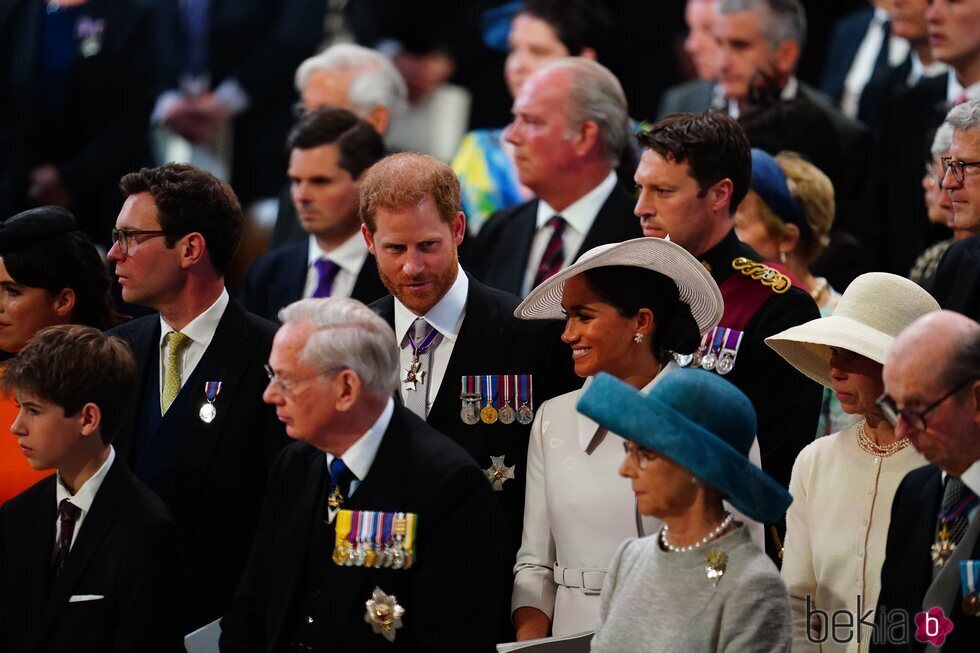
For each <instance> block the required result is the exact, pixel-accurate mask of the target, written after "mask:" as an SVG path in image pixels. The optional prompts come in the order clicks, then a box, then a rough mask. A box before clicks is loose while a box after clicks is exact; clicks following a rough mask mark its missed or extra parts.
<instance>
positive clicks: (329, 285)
mask: <svg viewBox="0 0 980 653" xmlns="http://www.w3.org/2000/svg"><path fill="white" fill-rule="evenodd" d="M313 265H314V267H316V273H317V275H318V276H319V280H318V281H317V284H316V290H314V291H313V296H314V297H329V296H330V293H331V291H332V290H333V281H334V279H336V278H337V273H338V272H340V266H339V265H337V264H336V263H334V262H333V261H331V260H330V259H324V258H321V259H317V261H316V263H314V264H313Z"/></svg>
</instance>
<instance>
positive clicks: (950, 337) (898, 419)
mask: <svg viewBox="0 0 980 653" xmlns="http://www.w3.org/2000/svg"><path fill="white" fill-rule="evenodd" d="M882 376H883V379H884V382H885V394H884V395H882V397H881V398H880V399H879V400H878V406H879V408H880V409H881V412H882V415H883V416H884V418H885V419H886V420H888V421H889V422H890V423H891V424H892V425H894V427H895V434H896V435H897V436H899V437H907V438H909V439H910V440H911V441H912V445H913V446H914V447H915V448H916V450H917V451H918V452H919V453H921V454H922V455H923V456H925V457H926V459H928V460H929V462H931V463H932V464H931V465H929V466H927V467H922V468H919V469H917V470H914V471H912V472H910V473H909V474H908V475H907V476H906V477H905V478H904V479H903V480H902V483H901V485H899V487H898V491H897V492H896V493H895V500H894V503H893V504H892V514H891V523H890V525H889V529H888V544H887V546H886V549H885V563H884V566H883V567H882V569H881V582H882V587H881V595H880V598H879V600H878V612H877V615H878V623H877V626H878V630H879V632H880V633H881V634H882V635H884V634H885V633H888V638H887V639H888V640H889V641H890V642H891V643H889V644H884V643H882V642H879V644H878V645H877V646H872V649H871V650H872V652H878V651H912V650H916V651H918V650H921V649H919V648H915V647H916V646H918V644H917V643H916V640H915V639H914V634H915V632H916V626H915V622H914V621H913V619H914V618H915V615H916V614H919V613H920V612H922V611H929V610H931V609H932V608H936V607H938V608H940V609H941V610H942V612H943V617H942V619H943V620H946V619H950V620H952V623H953V629H952V631H951V632H949V633H948V634H947V635H946V636H945V642H942V641H940V642H934V645H935V646H936V648H932V647H930V648H929V649H928V650H930V651H934V650H937V649H938V648H940V647H941V648H942V651H943V653H950V652H954V653H955V652H963V653H965V652H966V651H971V652H973V651H976V645H977V642H978V641H980V619H978V618H977V615H978V614H980V597H978V595H977V591H978V588H980V562H977V563H976V565H968V564H964V565H961V564H960V563H961V562H967V561H971V560H973V561H980V519H978V512H980V498H978V497H977V493H978V492H980V324H977V323H976V322H974V321H973V320H971V319H969V318H967V317H964V316H962V315H959V314H957V313H954V312H952V311H938V312H935V313H930V314H929V315H926V316H925V317H922V318H920V319H918V320H916V321H915V322H913V323H912V324H911V325H910V326H909V327H908V328H907V329H906V330H905V331H903V332H902V333H901V334H899V336H898V337H897V338H896V339H895V342H894V344H893V345H892V348H891V350H890V351H889V354H888V357H887V358H886V360H885V367H884V372H883V375H882ZM974 566H975V567H976V569H975V570H974V569H973V568H974ZM962 570H966V571H962ZM874 571H875V570H871V571H870V572H869V573H874ZM961 572H962V573H961ZM896 609H899V610H905V616H906V617H907V619H908V621H907V623H908V624H909V626H908V628H907V629H906V636H907V638H908V640H909V641H908V642H907V643H906V644H904V645H897V644H896V643H895V639H896V635H897V634H898V633H897V631H895V630H894V629H893V628H889V626H891V625H893V624H894V622H895V618H896V617H895V616H894V615H896V614H900V613H896V612H895V610H896ZM937 614H938V613H935V612H934V613H932V616H933V618H937V620H938V617H937V616H936V615H937ZM937 624H938V625H941V624H939V622H938V621H937ZM882 639H885V638H884V637H882Z"/></svg>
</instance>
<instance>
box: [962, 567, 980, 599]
mask: <svg viewBox="0 0 980 653" xmlns="http://www.w3.org/2000/svg"><path fill="white" fill-rule="evenodd" d="M978 576H980V564H978V561H976V560H960V587H961V588H962V592H963V598H966V597H968V596H970V595H971V594H976V593H977V577H978Z"/></svg>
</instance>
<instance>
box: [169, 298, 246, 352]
mask: <svg viewBox="0 0 980 653" xmlns="http://www.w3.org/2000/svg"><path fill="white" fill-rule="evenodd" d="M229 301H230V298H229V297H228V290H227V288H222V289H221V294H220V295H218V299H216V300H215V301H214V303H213V304H211V306H210V307H208V309H207V310H206V311H204V312H203V313H201V314H200V315H198V316H197V317H195V318H194V319H193V320H191V321H190V322H188V323H187V324H186V325H185V326H184V328H183V329H181V330H180V332H181V333H183V334H184V335H185V336H187V337H188V338H190V339H191V341H193V342H196V343H197V344H199V345H201V346H203V347H204V348H205V349H207V348H208V347H209V346H210V345H211V340H212V339H213V338H214V332H215V331H217V330H218V323H219V322H221V316H222V315H224V313H225V309H226V308H228V302H229ZM171 331H175V329H174V328H173V327H171V326H170V325H169V324H167V323H166V322H164V321H163V316H161V317H160V346H161V347H163V339H164V338H165V337H166V335H167V334H168V333H170V332H171Z"/></svg>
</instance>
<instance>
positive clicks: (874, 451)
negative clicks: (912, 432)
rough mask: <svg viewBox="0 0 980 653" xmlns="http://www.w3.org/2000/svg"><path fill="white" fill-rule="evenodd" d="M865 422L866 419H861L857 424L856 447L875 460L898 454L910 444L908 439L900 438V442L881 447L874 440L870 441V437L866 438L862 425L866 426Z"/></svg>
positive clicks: (866, 434)
mask: <svg viewBox="0 0 980 653" xmlns="http://www.w3.org/2000/svg"><path fill="white" fill-rule="evenodd" d="M867 422H868V420H866V419H863V420H861V421H860V422H858V428H857V436H858V445H860V447H861V448H862V449H864V450H865V451H866V452H867V453H869V454H871V455H872V456H875V457H877V458H887V457H888V456H890V455H892V454H894V453H898V452H899V451H901V450H902V449H904V448H905V447H907V446H909V445H910V444H912V441H911V440H909V439H908V438H902V439H901V440H897V441H895V442H893V443H891V444H889V445H886V446H884V447H883V446H881V445H880V444H878V443H877V442H875V441H874V440H872V439H871V438H870V437H868V433H867V432H866V431H865V430H864V425H865V424H867Z"/></svg>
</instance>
